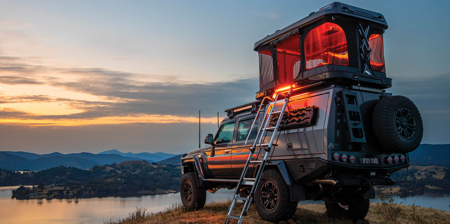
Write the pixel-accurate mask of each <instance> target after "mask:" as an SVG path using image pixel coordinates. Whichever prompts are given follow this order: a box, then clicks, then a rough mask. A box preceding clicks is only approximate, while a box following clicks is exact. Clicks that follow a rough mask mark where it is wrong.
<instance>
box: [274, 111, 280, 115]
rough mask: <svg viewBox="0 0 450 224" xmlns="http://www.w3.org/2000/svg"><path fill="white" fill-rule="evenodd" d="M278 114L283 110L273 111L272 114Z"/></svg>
mask: <svg viewBox="0 0 450 224" xmlns="http://www.w3.org/2000/svg"><path fill="white" fill-rule="evenodd" d="M278 114H281V110H280V111H273V112H272V115H278Z"/></svg>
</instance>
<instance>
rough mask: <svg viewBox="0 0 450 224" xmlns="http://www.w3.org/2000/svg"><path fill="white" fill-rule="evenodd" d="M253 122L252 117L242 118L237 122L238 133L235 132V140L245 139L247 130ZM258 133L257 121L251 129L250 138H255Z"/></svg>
mask: <svg viewBox="0 0 450 224" xmlns="http://www.w3.org/2000/svg"><path fill="white" fill-rule="evenodd" d="M252 124H253V119H250V120H244V121H240V122H239V127H238V133H237V137H236V138H237V141H240V140H245V139H247V135H248V132H249V131H250V127H251V126H252ZM257 134H258V123H256V124H255V126H254V127H253V129H252V133H251V135H250V138H249V139H250V140H252V139H255V138H256V135H257Z"/></svg>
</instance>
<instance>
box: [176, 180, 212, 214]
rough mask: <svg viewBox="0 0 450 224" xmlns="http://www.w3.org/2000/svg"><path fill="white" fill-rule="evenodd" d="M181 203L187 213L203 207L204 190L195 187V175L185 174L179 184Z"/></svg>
mask: <svg viewBox="0 0 450 224" xmlns="http://www.w3.org/2000/svg"><path fill="white" fill-rule="evenodd" d="M180 196H181V202H182V203H183V205H184V207H186V209H187V210H188V211H193V210H198V209H201V208H203V206H205V201H206V189H204V188H202V187H198V186H197V180H196V179H195V173H193V172H189V173H185V174H184V176H183V178H182V179H181V184H180Z"/></svg>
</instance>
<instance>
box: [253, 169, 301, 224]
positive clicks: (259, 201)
mask: <svg viewBox="0 0 450 224" xmlns="http://www.w3.org/2000/svg"><path fill="white" fill-rule="evenodd" d="M265 184H270V185H271V186H274V188H276V189H277V191H276V193H277V194H276V198H277V200H276V203H274V204H275V206H274V207H273V209H267V206H265V205H264V204H263V203H264V202H263V200H265V201H267V200H268V198H267V197H268V196H267V195H264V198H263V194H262V190H263V188H264V187H265V186H267V185H265ZM254 201H255V206H256V210H257V211H258V214H259V216H261V218H262V219H264V220H266V221H269V222H279V221H283V220H288V219H291V218H292V216H294V214H295V211H296V210H297V204H298V202H295V201H294V202H292V201H291V199H290V192H289V187H288V185H286V183H285V181H284V179H283V177H282V176H281V174H280V173H279V172H278V171H277V170H274V169H269V170H266V171H264V173H263V175H262V179H261V181H260V183H259V185H258V187H257V188H256V192H255V198H254Z"/></svg>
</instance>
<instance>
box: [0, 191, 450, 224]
mask: <svg viewBox="0 0 450 224" xmlns="http://www.w3.org/2000/svg"><path fill="white" fill-rule="evenodd" d="M16 188H17V187H0V223H9V224H22V223H27V224H28V223H33V224H41V223H42V224H44V223H45V224H56V223H65V224H81V223H85V224H87V223H89V224H91V223H94V224H102V223H103V222H104V221H107V220H110V219H113V220H117V219H119V218H125V217H127V216H128V214H129V213H131V212H133V211H135V210H136V208H146V209H147V211H149V212H159V211H163V210H165V209H166V208H168V207H171V206H172V205H174V204H180V203H181V199H180V196H179V194H165V195H151V196H142V197H127V198H112V197H110V198H86V199H78V200H74V199H53V200H16V199H11V193H12V190H13V189H16ZM233 193H234V191H229V190H219V191H217V192H216V193H215V194H211V193H209V192H208V193H207V202H206V203H209V202H211V201H226V200H228V199H229V198H231V197H232V196H233ZM393 198H394V199H395V202H403V204H406V205H412V204H413V203H415V204H416V205H419V206H422V207H433V208H436V209H442V210H445V211H448V212H450V208H449V203H450V195H447V196H441V197H431V196H424V195H422V196H414V197H407V198H400V197H398V196H394V197H393ZM377 201H379V200H371V202H377ZM307 203H314V202H310V201H305V202H302V204H307ZM317 203H323V202H317Z"/></svg>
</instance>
